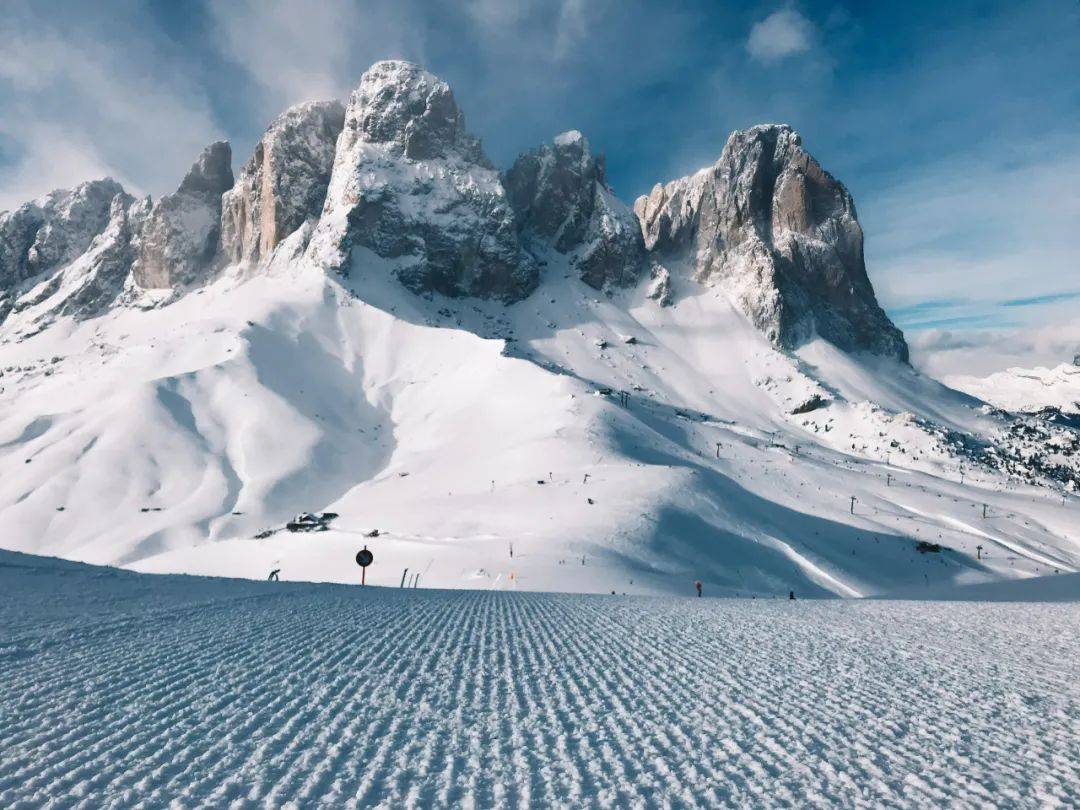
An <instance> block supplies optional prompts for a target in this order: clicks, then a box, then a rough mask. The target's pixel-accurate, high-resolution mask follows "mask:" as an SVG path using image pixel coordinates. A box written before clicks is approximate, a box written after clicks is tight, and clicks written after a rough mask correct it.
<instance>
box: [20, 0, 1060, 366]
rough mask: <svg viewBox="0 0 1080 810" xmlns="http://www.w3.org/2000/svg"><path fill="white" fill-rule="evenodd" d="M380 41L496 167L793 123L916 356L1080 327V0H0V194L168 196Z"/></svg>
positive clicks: (647, 169)
mask: <svg viewBox="0 0 1080 810" xmlns="http://www.w3.org/2000/svg"><path fill="white" fill-rule="evenodd" d="M388 57H403V58H409V59H413V60H416V61H419V62H421V63H423V64H425V65H426V66H427V67H428V68H429V69H431V70H432V71H434V72H436V73H438V74H439V75H441V76H442V77H444V78H445V79H447V80H448V81H449V82H450V84H451V85H452V86H453V87H454V90H455V93H456V95H457V97H458V100H459V102H460V104H461V106H462V107H463V109H464V110H465V112H466V115H467V117H468V120H469V122H470V126H471V128H472V129H473V130H474V131H475V132H476V133H477V134H478V135H480V136H481V137H482V138H483V139H484V142H485V144H486V147H487V149H488V152H489V154H490V156H491V157H492V159H493V160H494V161H495V162H496V163H497V164H499V165H506V164H507V163H508V162H509V161H511V160H512V159H513V157H514V156H515V155H516V154H517V153H518V152H519V151H521V150H523V149H527V148H530V147H532V146H535V145H536V144H538V143H540V142H542V141H544V140H546V139H549V138H551V137H552V136H554V135H555V134H556V133H558V132H560V131H562V130H565V129H570V128H576V129H580V130H582V131H583V132H584V133H585V134H586V135H587V136H588V137H589V139H590V140H591V141H592V143H593V145H594V147H595V148H597V149H599V150H601V151H603V152H604V153H605V154H606V155H607V159H608V166H609V175H610V180H611V182H612V184H613V186H614V187H615V190H616V191H617V192H618V193H619V194H620V196H622V197H623V198H624V199H626V200H628V201H630V200H632V199H633V197H634V196H636V195H638V194H641V193H644V192H646V191H648V189H649V188H650V187H651V186H652V184H653V183H655V182H657V181H665V180H668V179H671V178H674V177H677V176H680V175H682V174H685V173H687V172H689V171H692V170H694V169H696V168H698V167H700V166H702V165H705V164H708V163H711V162H712V161H713V160H715V159H716V157H717V156H718V155H719V153H720V149H721V148H722V146H723V143H724V140H725V139H726V137H727V135H728V133H729V132H730V131H731V130H732V129H734V128H737V127H743V126H748V125H750V124H754V123H758V122H762V121H785V122H788V123H790V124H792V125H793V126H794V127H795V128H796V129H798V130H799V131H800V132H801V133H802V135H803V139H804V142H805V144H806V146H807V148H808V149H809V150H810V151H811V152H812V153H814V154H815V155H816V156H817V157H818V158H819V160H821V162H822V163H823V164H824V165H825V167H826V168H828V169H829V170H830V171H831V172H832V173H833V174H835V175H836V176H837V177H839V178H840V179H841V180H843V181H844V182H845V183H846V184H847V185H848V187H849V188H850V189H851V191H852V193H853V194H854V196H855V200H856V204H857V206H858V210H859V214H860V218H861V220H862V222H863V225H864V228H865V230H866V233H867V259H868V264H869V270H870V274H871V279H872V280H873V282H874V284H875V287H876V289H877V290H878V294H879V297H880V298H881V300H882V302H883V303H884V304H885V306H886V308H887V309H888V310H889V311H890V313H891V314H892V315H893V317H894V318H895V319H896V320H897V322H898V323H899V325H900V326H901V327H902V328H904V329H905V332H906V333H907V334H908V336H909V339H910V340H911V341H912V343H913V345H914V347H915V356H916V359H917V360H918V359H920V358H922V362H924V364H925V365H927V366H928V367H931V368H932V370H935V371H937V372H939V373H947V372H948V371H951V370H953V369H952V368H951V366H950V367H949V368H945V367H944V366H935V365H934V364H935V363H943V362H945V360H946V359H948V358H949V357H952V359H951V360H950V361H949V364H951V365H959V366H962V367H963V369H962V370H969V367H970V365H971V364H972V363H978V364H980V365H979V368H980V369H981V368H982V366H988V367H989V366H992V367H997V366H999V365H1001V364H1003V363H1005V362H1006V360H1008V362H1012V361H1013V359H1015V360H1016V361H1017V362H1020V361H1024V360H1027V359H1032V360H1036V361H1038V362H1050V361H1052V360H1054V359H1055V358H1059V359H1060V358H1064V357H1066V356H1068V357H1071V356H1072V353H1073V351H1074V350H1075V348H1076V347H1077V344H1080V320H1078V318H1077V315H1076V313H1077V312H1078V311H1080V136H1078V133H1080V78H1078V76H1080V3H1078V2H1077V0H1033V1H1032V2H1023V3H1015V2H1002V3H992V2H945V3H943V2H909V3H870V2H865V3H864V2H847V3H844V2H798V3H775V2H765V3H752V2H751V3H721V2H716V0H712V1H711V2H710V1H707V0H702V2H638V1H637V0H559V1H558V2H529V1H527V0H519V1H518V2H514V0H471V1H470V2H461V3H434V2H420V1H419V0H394V1H393V2H386V3H354V2H348V0H327V2H323V3H312V4H309V3H301V2H298V1H297V2H292V1H284V0H279V1H277V2H273V1H271V2H256V1H255V0H232V2H221V3H210V2H199V0H172V1H171V2H160V3H154V2H142V3H139V2H100V3H93V4H91V3H75V2H72V3H66V4H65V3H64V2H48V3H39V2H25V3H24V2H21V0H14V2H12V0H9V2H7V3H5V11H4V14H3V15H2V17H0V209H2V208H6V207H11V206H13V205H16V204H18V203H19V202H21V201H23V200H25V199H28V198H30V197H33V196H36V195H39V194H41V193H43V192H45V191H48V190H49V189H50V188H54V187H58V186H67V185H71V184H73V183H75V182H78V181H79V180H81V179H86V178H89V177H95V176H101V175H104V174H110V175H112V176H114V177H116V178H117V179H119V180H120V181H121V182H123V183H124V184H125V185H126V186H128V187H130V188H131V189H133V190H135V191H142V192H149V193H152V194H154V195H155V196H156V195H160V194H162V193H164V192H167V191H169V190H171V189H172V188H173V187H174V186H175V185H176V183H177V182H178V180H179V178H180V176H181V175H182V174H183V172H184V171H185V169H186V167H187V166H188V165H189V164H190V162H191V160H192V158H193V157H194V156H195V154H197V152H198V151H199V149H200V148H201V146H202V145H203V144H205V143H207V142H209V141H211V140H213V139H216V138H219V137H227V138H229V139H230V140H231V141H232V142H233V147H234V153H235V156H234V165H236V166H237V167H238V166H239V165H240V164H241V163H242V162H243V161H244V160H246V159H247V157H248V155H249V154H250V151H251V149H252V147H253V145H254V143H255V141H256V140H257V138H258V137H259V134H260V133H261V131H262V129H263V127H264V126H265V125H266V123H267V122H268V121H269V120H270V119H272V118H273V117H274V115H276V114H277V113H278V112H279V111H280V110H281V109H283V108H284V107H286V106H287V105H289V104H291V103H294V102H297V101H302V100H307V99H311V98H329V97H335V96H336V97H344V96H345V95H347V93H348V91H349V89H350V88H351V87H353V86H354V85H355V84H356V82H357V80H358V78H359V76H360V74H361V73H362V72H363V70H364V69H365V68H366V67H367V66H368V65H369V64H370V63H371V62H373V61H375V60H377V59H381V58H388ZM959 347H966V348H963V349H961V348H959ZM950 352H953V353H956V352H959V353H958V354H955V355H950V354H949V353H950ZM976 355H977V357H976Z"/></svg>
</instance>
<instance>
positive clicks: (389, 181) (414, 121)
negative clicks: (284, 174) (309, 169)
mask: <svg viewBox="0 0 1080 810" xmlns="http://www.w3.org/2000/svg"><path fill="white" fill-rule="evenodd" d="M357 248H363V249H366V250H368V251H370V252H371V253H373V254H374V255H375V256H378V257H380V258H382V259H384V260H386V262H385V264H384V267H386V268H388V269H389V270H390V272H392V273H393V274H394V275H395V276H396V277H397V279H398V280H399V281H400V282H401V283H402V284H404V285H405V286H406V287H407V288H408V289H410V290H412V291H413V292H416V293H432V292H437V293H441V294H443V295H448V296H466V295H467V296H476V297H481V298H498V299H501V300H505V301H516V300H519V299H521V298H523V297H525V296H526V295H528V294H529V293H530V292H532V290H533V288H534V287H535V286H536V284H537V281H538V276H539V272H538V267H537V265H536V262H535V261H534V260H533V259H532V257H531V256H529V255H528V253H526V252H525V251H524V250H522V247H521V243H520V240H519V238H518V233H517V229H516V226H515V221H514V212H513V210H512V208H511V207H510V204H509V203H508V201H507V199H506V193H505V190H504V189H503V185H502V182H501V179H500V177H499V174H498V172H496V171H495V170H494V169H493V168H492V167H491V164H490V162H489V161H488V160H487V158H486V157H485V156H484V154H483V151H482V150H481V148H480V141H479V139H477V138H475V137H473V136H472V135H470V134H469V133H468V132H467V131H466V130H465V122H464V118H463V116H462V115H461V113H460V111H459V110H458V108H457V104H456V102H455V101H454V97H453V94H452V93H451V91H450V88H449V86H448V85H447V84H446V83H445V82H443V81H442V80H440V79H438V78H437V77H435V76H433V75H432V74H430V73H428V72H427V71H425V70H424V69H422V68H420V67H419V66H417V65H414V64H412V63H410V62H398V61H390V62H378V63H376V64H375V65H374V66H372V68H371V69H370V70H368V71H367V72H366V73H365V74H364V76H363V78H362V79H361V81H360V86H359V88H357V90H356V91H354V92H353V94H352V96H351V98H350V102H349V106H348V108H347V109H346V111H345V124H344V129H343V130H342V134H341V137H340V138H339V139H338V143H337V152H336V154H335V157H334V167H333V171H332V173H331V178H330V185H329V188H328V190H327V194H326V205H325V206H324V208H323V213H322V216H321V218H320V220H319V224H318V227H317V228H316V230H315V233H314V234H313V236H312V238H311V243H310V245H309V248H308V255H309V257H310V258H311V259H312V260H314V261H315V262H316V263H318V264H320V265H321V266H323V267H325V268H327V269H329V270H335V271H342V272H347V271H348V270H349V264H350V258H351V257H352V255H353V251H354V249H357Z"/></svg>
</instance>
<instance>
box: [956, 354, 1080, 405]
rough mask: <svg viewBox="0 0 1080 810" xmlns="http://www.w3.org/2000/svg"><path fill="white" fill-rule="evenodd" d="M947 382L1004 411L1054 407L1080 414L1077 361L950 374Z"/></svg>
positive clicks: (1079, 366)
mask: <svg viewBox="0 0 1080 810" xmlns="http://www.w3.org/2000/svg"><path fill="white" fill-rule="evenodd" d="M947 382H948V383H949V385H951V386H952V387H953V388H956V389H958V390H960V391H966V392H967V393H969V394H971V395H972V396H976V397H978V398H979V399H982V400H985V401H986V402H989V403H990V404H991V405H995V406H996V407H998V408H1004V409H1005V410H1007V411H1020V412H1024V413H1034V412H1036V411H1041V410H1043V409H1044V408H1056V409H1058V410H1059V411H1061V412H1063V413H1066V414H1074V415H1080V365H1075V364H1070V363H1062V364H1061V365H1059V366H1057V367H1055V368H1043V367H1041V366H1040V367H1037V368H1030V369H1028V368H1010V369H1007V370H1006V371H999V372H998V373H996V374H991V375H990V376H988V377H964V376H955V377H950V378H949V379H948V380H947Z"/></svg>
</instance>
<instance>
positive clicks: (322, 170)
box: [221, 101, 345, 264]
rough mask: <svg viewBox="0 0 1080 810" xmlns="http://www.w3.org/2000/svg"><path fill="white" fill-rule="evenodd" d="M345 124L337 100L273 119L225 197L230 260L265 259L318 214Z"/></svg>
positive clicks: (224, 240)
mask: <svg viewBox="0 0 1080 810" xmlns="http://www.w3.org/2000/svg"><path fill="white" fill-rule="evenodd" d="M344 123H345V108H344V106H342V104H341V102H338V101H316V102H309V103H306V104H298V105H296V106H295V107H290V108H289V109H288V110H286V111H285V112H284V113H282V114H281V115H280V116H278V117H277V118H276V119H275V120H274V122H273V123H272V124H271V125H270V127H269V128H268V129H267V130H266V133H265V134H264V135H263V137H262V139H261V140H260V141H259V144H258V146H256V147H255V154H254V155H252V157H251V160H249V161H248V163H247V165H245V166H244V168H243V170H241V172H240V177H239V178H238V179H237V181H236V185H235V186H233V188H232V189H230V190H229V191H227V192H226V193H225V195H224V196H223V197H222V201H221V251H222V254H223V255H224V257H225V260H226V261H227V262H230V263H235V262H244V263H248V264H260V263H262V262H265V261H267V260H268V259H269V257H270V253H271V252H272V251H273V249H274V248H275V247H276V246H277V244H278V243H279V242H280V241H281V240H282V239H284V238H285V237H287V236H289V235H290V234H292V233H293V232H294V231H296V229H297V228H299V227H300V226H301V225H303V224H304V222H306V221H307V220H308V219H312V218H317V217H318V216H319V214H320V212H321V211H322V207H323V203H324V202H325V200H326V187H327V185H328V184H329V183H330V172H331V170H332V169H333V165H334V147H335V144H336V143H337V139H338V135H340V134H341V129H342V126H343V125H344Z"/></svg>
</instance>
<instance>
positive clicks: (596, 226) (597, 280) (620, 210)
mask: <svg viewBox="0 0 1080 810" xmlns="http://www.w3.org/2000/svg"><path fill="white" fill-rule="evenodd" d="M503 182H504V184H505V186H506V190H507V196H508V197H509V199H510V204H511V206H513V208H514V212H515V214H516V217H517V221H518V227H519V229H520V230H521V232H522V236H523V238H524V239H525V241H526V243H527V244H528V243H530V242H532V243H535V242H540V243H547V244H550V245H551V246H552V247H554V249H555V250H557V251H558V252H560V253H564V254H570V255H571V262H572V264H574V265H575V266H576V267H577V269H578V272H579V274H580V277H581V279H582V281H584V282H585V283H586V284H588V285H590V286H591V287H594V288H596V289H601V288H602V287H604V286H605V285H607V284H614V285H620V286H625V285H629V284H633V283H634V282H635V281H637V279H638V278H639V277H640V275H641V272H642V269H643V267H644V263H645V262H644V259H645V245H644V242H643V241H642V237H641V230H640V227H639V226H638V224H637V221H636V220H635V218H634V215H633V212H631V211H630V210H629V209H628V208H627V207H626V206H625V205H624V204H623V203H622V202H620V201H619V200H618V199H616V197H615V195H614V194H612V193H611V189H610V188H608V186H607V182H606V181H605V178H604V159H603V157H601V156H596V155H593V154H592V151H591V150H590V148H589V142H588V141H587V140H586V139H585V138H584V137H583V136H582V135H581V133H580V132H577V131H571V132H565V133H563V134H562V135H559V136H558V137H556V138H555V140H554V142H553V143H552V144H545V145H544V146H542V147H540V149H538V150H536V151H533V152H527V153H525V154H523V155H521V156H520V157H519V158H518V159H517V161H516V162H515V163H514V165H513V166H512V167H511V168H510V170H509V171H508V172H506V175H505V177H504V179H503Z"/></svg>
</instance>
